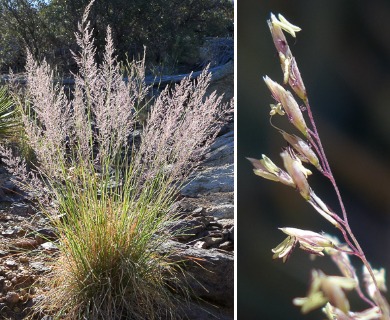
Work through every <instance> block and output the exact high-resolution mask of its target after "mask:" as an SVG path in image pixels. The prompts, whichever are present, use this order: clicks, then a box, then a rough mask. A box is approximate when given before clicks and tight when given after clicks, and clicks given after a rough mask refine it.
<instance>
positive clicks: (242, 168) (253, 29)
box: [237, 0, 390, 320]
mask: <svg viewBox="0 0 390 320" xmlns="http://www.w3.org/2000/svg"><path fill="white" fill-rule="evenodd" d="M270 12H273V13H274V14H277V13H281V14H282V15H284V16H285V17H286V18H287V20H289V21H290V22H292V23H293V24H295V25H298V26H300V27H301V28H302V31H301V32H299V33H298V34H297V38H296V39H294V38H292V37H290V35H287V36H286V37H287V40H288V42H289V45H290V48H291V51H292V53H293V55H294V56H295V58H296V60H297V62H298V66H299V69H300V71H301V74H302V77H303V81H304V83H305V86H306V89H307V92H308V96H309V100H310V103H311V106H312V109H313V113H314V117H315V119H316V122H317V127H318V130H319V132H320V136H321V138H322V142H323V145H324V148H325V151H326V153H327V156H328V160H329V162H330V164H331V167H332V170H333V173H334V175H335V177H336V180H337V182H338V184H339V188H340V191H341V193H342V195H343V198H344V202H345V206H346V208H347V210H348V212H349V221H350V225H351V227H352V230H354V232H355V235H356V236H357V238H358V239H359V240H360V243H361V245H362V247H363V250H364V251H365V253H366V255H367V258H368V260H369V261H370V262H371V264H372V265H373V267H374V268H379V267H384V268H386V269H387V271H390V252H389V244H390V229H389V228H390V165H389V164H390V162H389V160H390V2H389V1H388V0H373V1H368V0H366V1H352V0H331V1H309V0H305V1H303V0H295V1H286V0H284V1H281V0H273V1H265V0H258V1H253V0H240V1H238V12H237V16H238V19H237V20H238V54H237V56H238V68H237V69H238V73H237V79H238V82H237V83H238V97H237V120H238V131H237V139H238V141H237V142H238V143H237V145H238V150H237V154H238V156H237V160H238V163H237V169H238V190H237V191H238V203H237V206H238V239H239V241H238V256H237V257H238V299H237V300H238V319H245V320H250V319H324V318H325V316H324V315H323V314H322V312H321V311H318V312H313V313H311V314H309V315H306V316H302V315H301V313H300V311H299V309H298V308H297V307H294V306H293V305H292V299H293V298H295V297H298V296H300V297H303V296H305V295H306V293H307V289H308V283H309V279H310V271H311V270H312V269H313V268H321V269H322V270H323V271H324V272H325V273H327V274H338V270H337V269H336V267H335V266H333V265H332V264H331V263H329V261H328V260H329V259H328V258H326V257H325V258H316V260H315V261H311V260H310V259H309V256H308V255H307V254H306V253H303V252H301V250H298V249H296V250H295V251H294V253H293V254H292V256H291V257H290V259H289V261H288V262H287V263H285V264H283V263H282V262H281V261H279V260H272V253H271V249H272V248H274V247H276V246H277V245H278V244H279V243H280V242H281V241H282V240H284V238H285V235H284V234H283V233H282V232H281V231H279V230H277V228H278V227H287V226H288V227H296V228H301V229H310V230H312V231H316V232H321V231H324V232H328V233H332V234H335V235H336V234H337V232H336V230H335V229H334V228H332V227H331V226H330V225H328V224H327V223H325V222H324V221H323V219H322V218H321V217H320V216H319V215H318V214H316V212H315V211H314V209H312V208H311V207H310V206H309V205H308V204H307V203H305V201H304V200H303V199H302V198H301V197H300V195H299V193H297V192H296V191H294V190H293V189H292V188H288V187H286V186H283V185H281V184H278V183H275V182H272V181H267V180H264V179H262V178H260V177H257V176H255V175H254V174H253V173H252V166H251V164H250V163H249V162H248V161H247V160H246V159H245V157H253V158H261V155H262V154H263V153H264V154H266V155H267V156H269V157H270V158H271V159H273V161H274V162H275V163H277V164H279V165H281V159H280V157H279V153H280V151H281V148H282V147H283V146H285V145H286V144H285V142H284V141H283V139H282V137H281V136H280V134H279V133H278V132H277V131H276V130H275V129H272V128H271V126H270V125H269V111H270V108H269V104H270V103H273V99H272V98H271V96H270V94H269V92H268V90H267V88H266V86H265V84H264V83H263V81H262V76H264V75H268V76H269V77H271V78H272V79H273V80H276V81H279V82H282V79H283V75H282V72H281V68H280V64H279V59H278V56H277V53H276V50H275V48H274V46H273V42H272V38H271V35H270V32H269V29H268V26H267V23H266V20H267V19H269V16H270ZM274 123H275V124H277V125H280V126H281V127H282V128H283V129H285V130H286V131H288V132H294V133H295V131H294V130H293V129H292V127H291V126H290V125H288V124H286V122H285V121H283V119H281V118H280V117H279V118H277V117H275V118H274ZM313 172H314V170H313ZM309 181H310V184H311V186H312V188H313V189H314V190H315V192H316V194H317V195H319V196H320V197H321V198H322V200H324V201H325V202H326V203H327V204H328V205H329V206H330V207H331V208H333V210H335V211H336V212H340V209H339V205H338V202H337V200H336V197H335V195H334V192H333V189H332V187H331V186H330V183H329V182H328V181H326V180H325V179H323V178H322V177H321V176H320V175H319V174H318V173H314V175H313V176H311V177H310V179H309ZM337 235H338V234H337ZM352 261H353V263H354V265H355V266H356V268H357V270H358V272H359V274H360V273H361V269H362V268H361V263H360V262H359V261H358V260H357V259H352ZM350 298H351V301H352V309H354V310H356V311H357V310H361V309H364V308H366V307H368V306H367V305H365V304H362V303H360V301H359V300H358V299H356V297H355V295H354V294H351V295H350Z"/></svg>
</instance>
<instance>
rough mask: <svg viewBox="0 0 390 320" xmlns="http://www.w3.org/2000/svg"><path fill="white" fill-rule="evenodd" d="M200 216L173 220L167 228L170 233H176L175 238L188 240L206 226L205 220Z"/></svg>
mask: <svg viewBox="0 0 390 320" xmlns="http://www.w3.org/2000/svg"><path fill="white" fill-rule="evenodd" d="M202 218H203V217H195V218H194V219H182V220H178V221H174V222H173V223H172V224H170V225H169V226H168V228H167V229H168V230H169V232H170V233H172V234H178V235H177V236H176V239H178V240H180V241H183V240H188V239H190V238H192V237H193V236H194V235H196V234H197V233H199V232H201V231H202V230H204V229H205V228H206V222H205V221H202V220H204V219H202Z"/></svg>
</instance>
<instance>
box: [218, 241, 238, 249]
mask: <svg viewBox="0 0 390 320" xmlns="http://www.w3.org/2000/svg"><path fill="white" fill-rule="evenodd" d="M218 249H221V250H225V251H233V250H234V245H233V243H232V242H230V241H225V242H223V243H221V244H220V245H219V246H218Z"/></svg>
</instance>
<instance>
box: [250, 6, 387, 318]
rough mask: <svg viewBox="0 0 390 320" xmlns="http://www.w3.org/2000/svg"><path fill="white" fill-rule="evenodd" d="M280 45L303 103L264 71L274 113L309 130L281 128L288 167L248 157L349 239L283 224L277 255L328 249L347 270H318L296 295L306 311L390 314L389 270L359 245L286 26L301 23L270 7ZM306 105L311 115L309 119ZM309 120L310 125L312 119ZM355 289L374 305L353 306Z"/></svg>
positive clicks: (286, 80) (287, 78)
mask: <svg viewBox="0 0 390 320" xmlns="http://www.w3.org/2000/svg"><path fill="white" fill-rule="evenodd" d="M268 26H269V28H270V31H271V35H272V39H273V42H274V45H275V48H276V50H277V52H278V55H279V59H280V65H281V68H282V72H283V85H287V84H288V85H289V86H290V88H291V89H292V91H293V92H294V93H295V95H296V96H297V97H298V98H299V99H300V100H302V102H301V103H303V107H301V106H300V104H299V103H298V102H297V100H296V99H295V97H294V95H293V94H292V93H291V92H290V91H288V90H287V89H285V88H284V87H283V86H282V85H280V84H278V83H277V82H275V81H273V80H271V79H270V78H269V77H268V76H265V77H264V82H265V84H266V85H267V87H268V89H269V90H270V92H271V95H272V97H273V99H274V100H275V101H276V103H275V104H271V112H270V115H271V117H273V116H276V115H280V116H284V115H287V118H288V120H289V122H290V123H291V124H292V125H293V126H294V127H295V128H296V129H298V131H299V132H300V133H301V134H302V135H303V136H304V138H301V137H299V136H298V135H295V134H290V133H287V132H285V131H284V130H281V129H278V128H277V129H278V130H279V132H280V133H281V134H282V136H283V138H284V139H285V140H286V142H287V143H288V146H287V147H286V148H284V149H283V151H282V153H281V154H280V156H281V158H282V160H283V166H284V168H285V171H284V170H283V169H281V168H279V167H278V166H277V165H276V164H275V163H274V162H272V161H271V160H270V159H269V158H268V157H267V156H265V155H262V159H260V160H256V159H253V158H248V160H250V161H251V163H252V165H253V166H254V169H253V171H254V173H255V174H256V175H258V176H261V177H263V178H265V179H268V180H273V181H276V182H281V183H282V184H285V185H287V186H290V187H293V188H295V189H296V190H297V191H298V192H299V193H300V195H301V196H302V197H303V198H304V199H305V200H306V201H307V202H308V203H309V204H310V205H311V206H312V207H313V208H314V209H315V210H316V211H317V212H318V213H319V214H320V215H321V216H322V217H323V218H325V219H326V220H327V221H328V222H330V223H331V224H332V225H333V226H335V227H336V228H337V229H338V230H339V231H340V232H341V234H342V236H343V239H344V240H345V243H344V244H342V243H340V242H339V241H338V239H337V238H335V237H331V236H329V235H326V234H319V233H315V232H312V231H309V230H301V229H296V228H280V230H282V231H283V232H284V233H285V234H287V235H288V237H287V238H286V239H285V240H284V241H283V242H282V243H281V244H279V245H278V246H277V247H276V248H274V249H272V252H273V253H274V255H273V258H274V259H276V258H281V259H282V260H283V262H285V261H286V260H287V259H288V258H289V257H290V255H291V253H292V251H293V249H294V248H295V247H296V245H297V244H299V247H300V248H301V249H303V250H305V251H307V252H309V253H310V254H313V255H318V256H323V255H324V254H327V255H328V256H330V257H331V259H332V260H333V262H334V263H335V264H336V265H337V267H338V268H339V270H340V272H341V274H342V276H328V275H325V274H324V273H323V272H322V271H321V270H313V272H312V280H311V285H310V289H309V293H308V296H307V297H304V298H296V299H294V304H295V305H297V306H300V307H301V310H302V312H303V313H307V312H309V311H311V310H314V309H316V308H319V307H322V306H324V305H325V307H324V308H323V311H324V313H325V314H326V315H327V316H328V318H329V319H367V320H369V319H386V320H389V319H390V315H389V314H390V311H389V310H390V307H389V304H388V302H387V301H386V299H385V298H384V297H383V296H382V294H381V291H386V290H387V288H386V285H385V271H384V269H380V270H376V269H373V268H372V267H371V265H370V264H369V262H368V261H367V259H366V257H365V254H364V252H363V250H362V248H361V247H360V245H359V243H358V241H357V239H356V237H355V235H354V234H353V232H352V230H351V228H350V226H349V223H348V217H347V212H346V210H345V207H344V204H343V201H342V198H341V194H340V191H339V189H338V187H337V184H336V180H335V178H334V176H333V174H332V171H331V168H330V165H329V162H328V160H327V157H326V154H325V151H324V149H323V146H322V142H321V139H320V136H319V134H318V131H317V128H316V124H315V121H314V118H313V115H312V110H311V107H310V103H309V99H308V96H307V92H306V88H305V86H304V83H303V80H302V77H301V74H300V72H299V69H298V65H297V62H296V60H295V57H294V56H293V55H292V53H291V50H290V47H289V45H288V43H287V39H286V37H285V35H284V32H287V33H289V34H290V35H291V36H293V37H294V38H295V37H296V32H299V31H300V30H301V29H300V28H299V27H297V26H295V25H293V24H291V23H290V22H289V21H287V19H286V18H284V17H283V16H282V15H280V14H279V15H278V18H276V16H275V15H274V14H272V13H271V19H270V20H268ZM305 111H306V113H307V116H308V118H309V121H308V122H306V120H305ZM307 123H309V125H308V124H307ZM302 162H305V163H307V164H309V165H312V166H313V167H314V168H315V169H317V170H318V171H319V172H320V173H321V174H322V175H323V176H325V177H326V178H328V179H329V180H330V182H331V184H332V186H333V188H334V190H335V192H336V195H337V197H338V200H339V204H340V208H341V214H337V213H335V212H334V211H332V210H331V209H330V208H329V207H328V206H327V205H326V204H325V203H324V202H323V201H322V200H321V198H320V197H318V196H317V195H316V194H315V192H314V190H313V189H312V188H311V187H310V184H309V181H308V176H309V175H310V174H311V173H312V172H311V171H310V170H309V169H307V168H306V167H304V166H303V164H302ZM350 255H353V256H356V257H358V258H359V259H360V260H361V262H362V263H363V266H364V269H363V280H364V285H365V288H366V292H367V296H366V295H365V294H364V293H363V291H362V289H361V285H360V281H359V278H358V276H357V274H356V271H355V268H354V267H353V265H352V263H351V261H350V259H349V256H350ZM350 290H356V292H357V293H358V295H359V297H360V298H361V299H362V300H363V301H365V302H367V303H368V304H369V305H370V308H369V309H367V310H364V311H362V312H352V311H351V310H350V305H349V301H348V298H347V295H346V294H345V291H350Z"/></svg>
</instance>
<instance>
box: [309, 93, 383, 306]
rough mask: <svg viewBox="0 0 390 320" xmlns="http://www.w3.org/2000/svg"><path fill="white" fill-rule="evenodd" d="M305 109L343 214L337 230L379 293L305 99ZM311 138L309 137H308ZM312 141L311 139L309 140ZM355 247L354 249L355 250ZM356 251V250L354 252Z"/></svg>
mask: <svg viewBox="0 0 390 320" xmlns="http://www.w3.org/2000/svg"><path fill="white" fill-rule="evenodd" d="M304 103H305V107H306V110H307V114H308V116H309V120H310V123H311V125H312V127H313V130H312V133H313V137H314V139H315V140H316V141H317V143H318V145H317V149H319V156H320V158H321V161H323V164H324V172H323V174H324V176H325V177H327V178H328V179H329V180H330V182H331V183H332V186H333V188H334V190H335V192H336V195H337V199H338V201H339V204H340V208H341V212H342V214H343V222H344V224H343V225H344V227H345V229H346V231H345V230H343V228H339V230H340V231H341V232H342V234H343V236H344V239H345V240H346V242H347V243H348V244H349V245H350V246H351V243H350V241H349V238H348V236H349V237H350V238H351V239H352V242H353V243H354V246H351V249H353V250H354V251H355V255H356V256H358V257H359V258H360V260H361V261H362V262H363V264H364V265H365V267H366V268H367V270H368V272H369V273H370V276H371V278H372V280H373V282H374V285H375V287H376V289H377V291H378V292H380V291H379V287H378V284H377V282H376V279H375V275H374V272H373V270H372V268H371V266H370V264H369V263H368V261H367V258H366V256H365V254H364V252H363V250H362V248H361V246H360V244H359V242H358V241H357V239H356V237H355V235H354V234H353V232H352V230H351V228H350V226H349V222H348V216H347V211H346V210H345V206H344V202H343V199H342V198H341V194H340V190H339V188H338V186H337V183H336V180H335V178H334V176H333V173H332V170H331V169H330V165H329V162H328V159H327V157H326V154H325V151H324V148H323V146H322V142H321V139H320V137H319V134H318V130H317V126H316V124H315V121H314V118H313V114H312V112H311V108H310V104H309V100H308V99H307V98H306V99H305V101H304ZM310 138H311V137H310ZM310 138H309V140H310ZM311 140H312V141H313V139H311ZM355 246H356V248H355ZM356 249H357V250H356ZM358 294H359V296H361V298H362V299H363V300H365V301H367V302H369V304H370V305H372V306H375V304H374V303H373V302H372V301H371V300H369V299H367V298H366V297H365V296H364V295H363V293H362V292H361V290H360V289H359V290H358Z"/></svg>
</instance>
